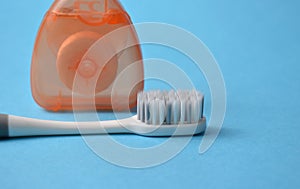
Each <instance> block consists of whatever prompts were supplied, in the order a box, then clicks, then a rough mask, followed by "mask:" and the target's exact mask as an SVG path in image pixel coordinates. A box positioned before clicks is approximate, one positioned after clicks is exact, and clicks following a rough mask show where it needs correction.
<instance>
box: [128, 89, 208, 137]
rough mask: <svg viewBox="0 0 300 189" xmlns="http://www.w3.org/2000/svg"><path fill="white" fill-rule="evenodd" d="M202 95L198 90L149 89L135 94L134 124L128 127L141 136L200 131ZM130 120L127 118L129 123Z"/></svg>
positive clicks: (175, 134) (180, 134) (202, 122)
mask: <svg viewBox="0 0 300 189" xmlns="http://www.w3.org/2000/svg"><path fill="white" fill-rule="evenodd" d="M203 102H204V96H203V95H202V94H201V93H200V92H198V91H195V90H193V91H178V92H174V91H170V92H166V91H149V92H145V91H143V92H140V93H139V94H138V106H137V116H134V117H133V118H134V120H136V122H135V124H126V122H124V123H125V124H123V125H133V127H129V128H128V129H129V130H131V131H133V132H134V133H136V134H140V135H144V136H184V135H195V134H200V133H203V132H204V131H205V129H206V118H205V117H203V104H204V103H203ZM130 121H132V119H131V120H129V123H130Z"/></svg>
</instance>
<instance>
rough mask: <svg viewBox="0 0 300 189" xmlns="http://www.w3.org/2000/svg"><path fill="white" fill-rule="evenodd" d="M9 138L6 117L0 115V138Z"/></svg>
mask: <svg viewBox="0 0 300 189" xmlns="http://www.w3.org/2000/svg"><path fill="white" fill-rule="evenodd" d="M7 137H9V132H8V115H5V114H0V138H7Z"/></svg>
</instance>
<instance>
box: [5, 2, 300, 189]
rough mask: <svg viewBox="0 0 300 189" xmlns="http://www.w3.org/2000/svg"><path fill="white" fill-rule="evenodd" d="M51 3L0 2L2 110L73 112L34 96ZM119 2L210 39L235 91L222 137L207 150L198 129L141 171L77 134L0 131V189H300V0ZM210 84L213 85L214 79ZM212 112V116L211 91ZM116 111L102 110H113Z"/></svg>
mask: <svg viewBox="0 0 300 189" xmlns="http://www.w3.org/2000/svg"><path fill="white" fill-rule="evenodd" d="M51 3H52V1H50V0H43V1H36V0H27V1H17V2H13V3H12V2H10V1H2V3H1V6H0V18H1V21H2V25H1V35H0V42H1V43H0V54H1V62H0V65H1V69H0V86H1V88H0V91H1V92H0V99H1V100H0V110H1V112H2V113H7V114H14V115H20V116H28V117H35V118H43V119H56V120H72V119H73V115H72V114H71V113H61V114H57V113H56V114H54V113H49V112H45V111H43V110H42V109H41V108H40V107H38V106H37V105H36V104H35V102H34V101H33V99H32V97H31V91H30V80H29V76H30V61H31V53H32V49H33V44H34V41H35V36H36V33H37V30H38V27H39V25H40V22H41V20H42V17H43V15H44V13H45V12H46V11H47V9H48V8H49V7H50V5H51ZM122 3H123V5H124V7H125V8H126V9H127V11H128V12H129V14H130V15H131V17H132V19H133V21H134V22H145V21H148V22H149V21H151V22H153V21H155V22H165V23H169V24H174V25H177V26H179V27H183V28H185V29H187V30H189V31H190V32H192V33H194V34H195V35H196V36H198V37H199V38H200V39H201V40H202V41H203V42H204V43H205V44H206V45H207V46H208V47H209V48H210V50H211V51H212V53H213V54H214V56H215V58H216V59H217V61H218V63H219V65H220V67H221V69H222V72H223V74H224V78H225V82H226V88H227V98H228V102H227V113H226V118H225V122H224V126H223V129H222V131H221V133H220V135H219V137H218V138H217V140H216V142H215V143H214V145H213V146H212V148H211V149H210V150H209V151H208V152H207V153H205V154H203V155H199V154H198V147H199V144H200V142H201V140H202V136H197V137H194V138H193V140H192V141H191V143H190V144H189V145H188V146H187V148H186V149H185V150H184V151H182V152H181V153H180V154H179V155H178V156H176V157H175V158H174V159H172V160H170V161H168V162H167V163H165V164H163V165H160V166H157V167H154V168H149V169H137V170H136V169H127V168H121V167H118V166H115V165H112V164H109V163H107V162H106V161H104V160H102V159H101V158H99V157H98V156H96V155H95V154H94V153H93V152H92V151H91V150H90V149H89V148H88V147H87V145H86V144H85V143H84V141H83V139H82V138H81V137H80V136H71V137H41V138H21V139H13V140H2V141H0V188H17V187H18V188H20V187H22V188H25V187H28V188H40V187H42V188H54V187H55V188H65V187H67V188H71V187H72V188H87V187H89V188H108V187H111V188H141V187H148V188H156V187H166V188H171V187H172V188H183V187H184V188H206V189H209V188H231V189H233V188H299V187H300V179H299V177H300V148H299V144H300V142H299V137H300V129H299V123H300V116H299V114H300V103H299V96H300V83H299V82H300V74H299V72H300V12H299V8H300V2H299V1H297V0H286V1H280V0H252V1H249V0H248V1H246V0H240V1H237V0H235V1H234V0H226V1H225V0H223V1H222V0H213V1H212V0H199V1H196V0H185V1H180V2H178V1H172V0H163V1H161V0H151V1H133V0H122ZM144 55H145V57H146V58H147V57H148V58H149V57H155V58H161V57H162V58H170V60H172V58H173V57H174V56H172V53H171V54H169V55H168V56H166V55H165V54H163V53H161V54H159V51H157V50H155V49H154V48H147V47H144ZM175 57H176V56H175ZM173 59H174V58H173ZM175 62H176V61H175ZM184 65H185V64H181V66H183V67H184ZM183 69H184V68H183ZM190 77H191V78H197V77H198V75H195V74H190ZM203 86H204V87H203V90H204V91H205V92H206V93H207V91H206V90H207V86H205V85H203ZM148 87H149V88H150V87H151V86H150V84H149V86H148ZM199 88H201V87H199ZM206 114H207V115H208V116H209V99H208V109H207V110H206ZM110 116H111V115H110V114H109V113H107V114H104V117H106V118H110ZM116 138H117V139H118V140H122V141H129V140H130V142H129V143H130V144H131V145H139V144H141V145H151V144H157V143H160V142H163V141H164V139H162V138H144V137H139V136H134V135H132V136H131V135H129V136H116Z"/></svg>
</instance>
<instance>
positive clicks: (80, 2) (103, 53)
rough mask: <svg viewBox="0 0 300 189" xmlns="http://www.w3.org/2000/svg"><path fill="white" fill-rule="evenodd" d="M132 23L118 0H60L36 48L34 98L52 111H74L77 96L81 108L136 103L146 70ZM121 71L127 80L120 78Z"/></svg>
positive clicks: (121, 107) (123, 106) (44, 24)
mask: <svg viewBox="0 0 300 189" xmlns="http://www.w3.org/2000/svg"><path fill="white" fill-rule="evenodd" d="M131 24H132V22H131V20H130V17H129V16H128V14H127V13H126V11H125V10H124V9H123V7H122V6H121V5H120V3H119V1H117V0H56V1H55V2H54V3H53V5H52V6H51V8H50V10H49V11H48V12H47V13H46V15H45V17H44V20H43V22H42V25H41V28H40V30H39V32H38V35H37V38H36V43H35V47H34V51H33V56H32V65H31V89H32V95H33V97H34V99H35V101H36V102H37V103H38V104H39V105H40V106H41V107H43V108H45V109H47V110H50V111H66V110H72V108H73V105H72V104H73V100H72V99H73V98H74V97H75V98H76V109H78V108H79V109H80V110H90V109H94V108H95V107H96V109H98V110H111V109H113V108H114V109H117V110H127V109H128V108H132V107H134V106H135V105H136V99H137V93H138V92H139V91H141V90H143V87H144V81H143V78H144V72H143V71H144V70H143V62H142V53H141V48H140V45H139V44H138V38H137V35H136V32H135V29H134V27H133V26H132V25H131ZM119 30H120V31H119ZM115 31H118V32H115ZM111 33H113V35H111ZM107 36H108V37H107ZM131 65H134V66H131ZM130 66H131V68H130V69H127V68H128V67H130ZM124 72H125V73H124ZM121 73H122V75H124V74H125V75H126V76H127V77H126V79H116V78H118V76H119V75H120V74H121ZM93 100H94V101H93ZM112 100H113V101H114V105H112ZM91 101H93V102H95V106H94V107H93V106H91V103H90V102H91Z"/></svg>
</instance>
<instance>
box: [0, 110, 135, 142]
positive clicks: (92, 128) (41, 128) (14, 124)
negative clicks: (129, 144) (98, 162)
mask: <svg viewBox="0 0 300 189" xmlns="http://www.w3.org/2000/svg"><path fill="white" fill-rule="evenodd" d="M103 128H105V129H103ZM129 132H130V131H129V130H127V129H126V128H124V127H123V126H122V125H120V123H119V122H118V121H116V120H114V121H101V122H99V121H96V122H60V121H45V120H38V119H31V118H25V117H18V116H12V115H0V137H21V136H43V135H78V134H107V133H129Z"/></svg>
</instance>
